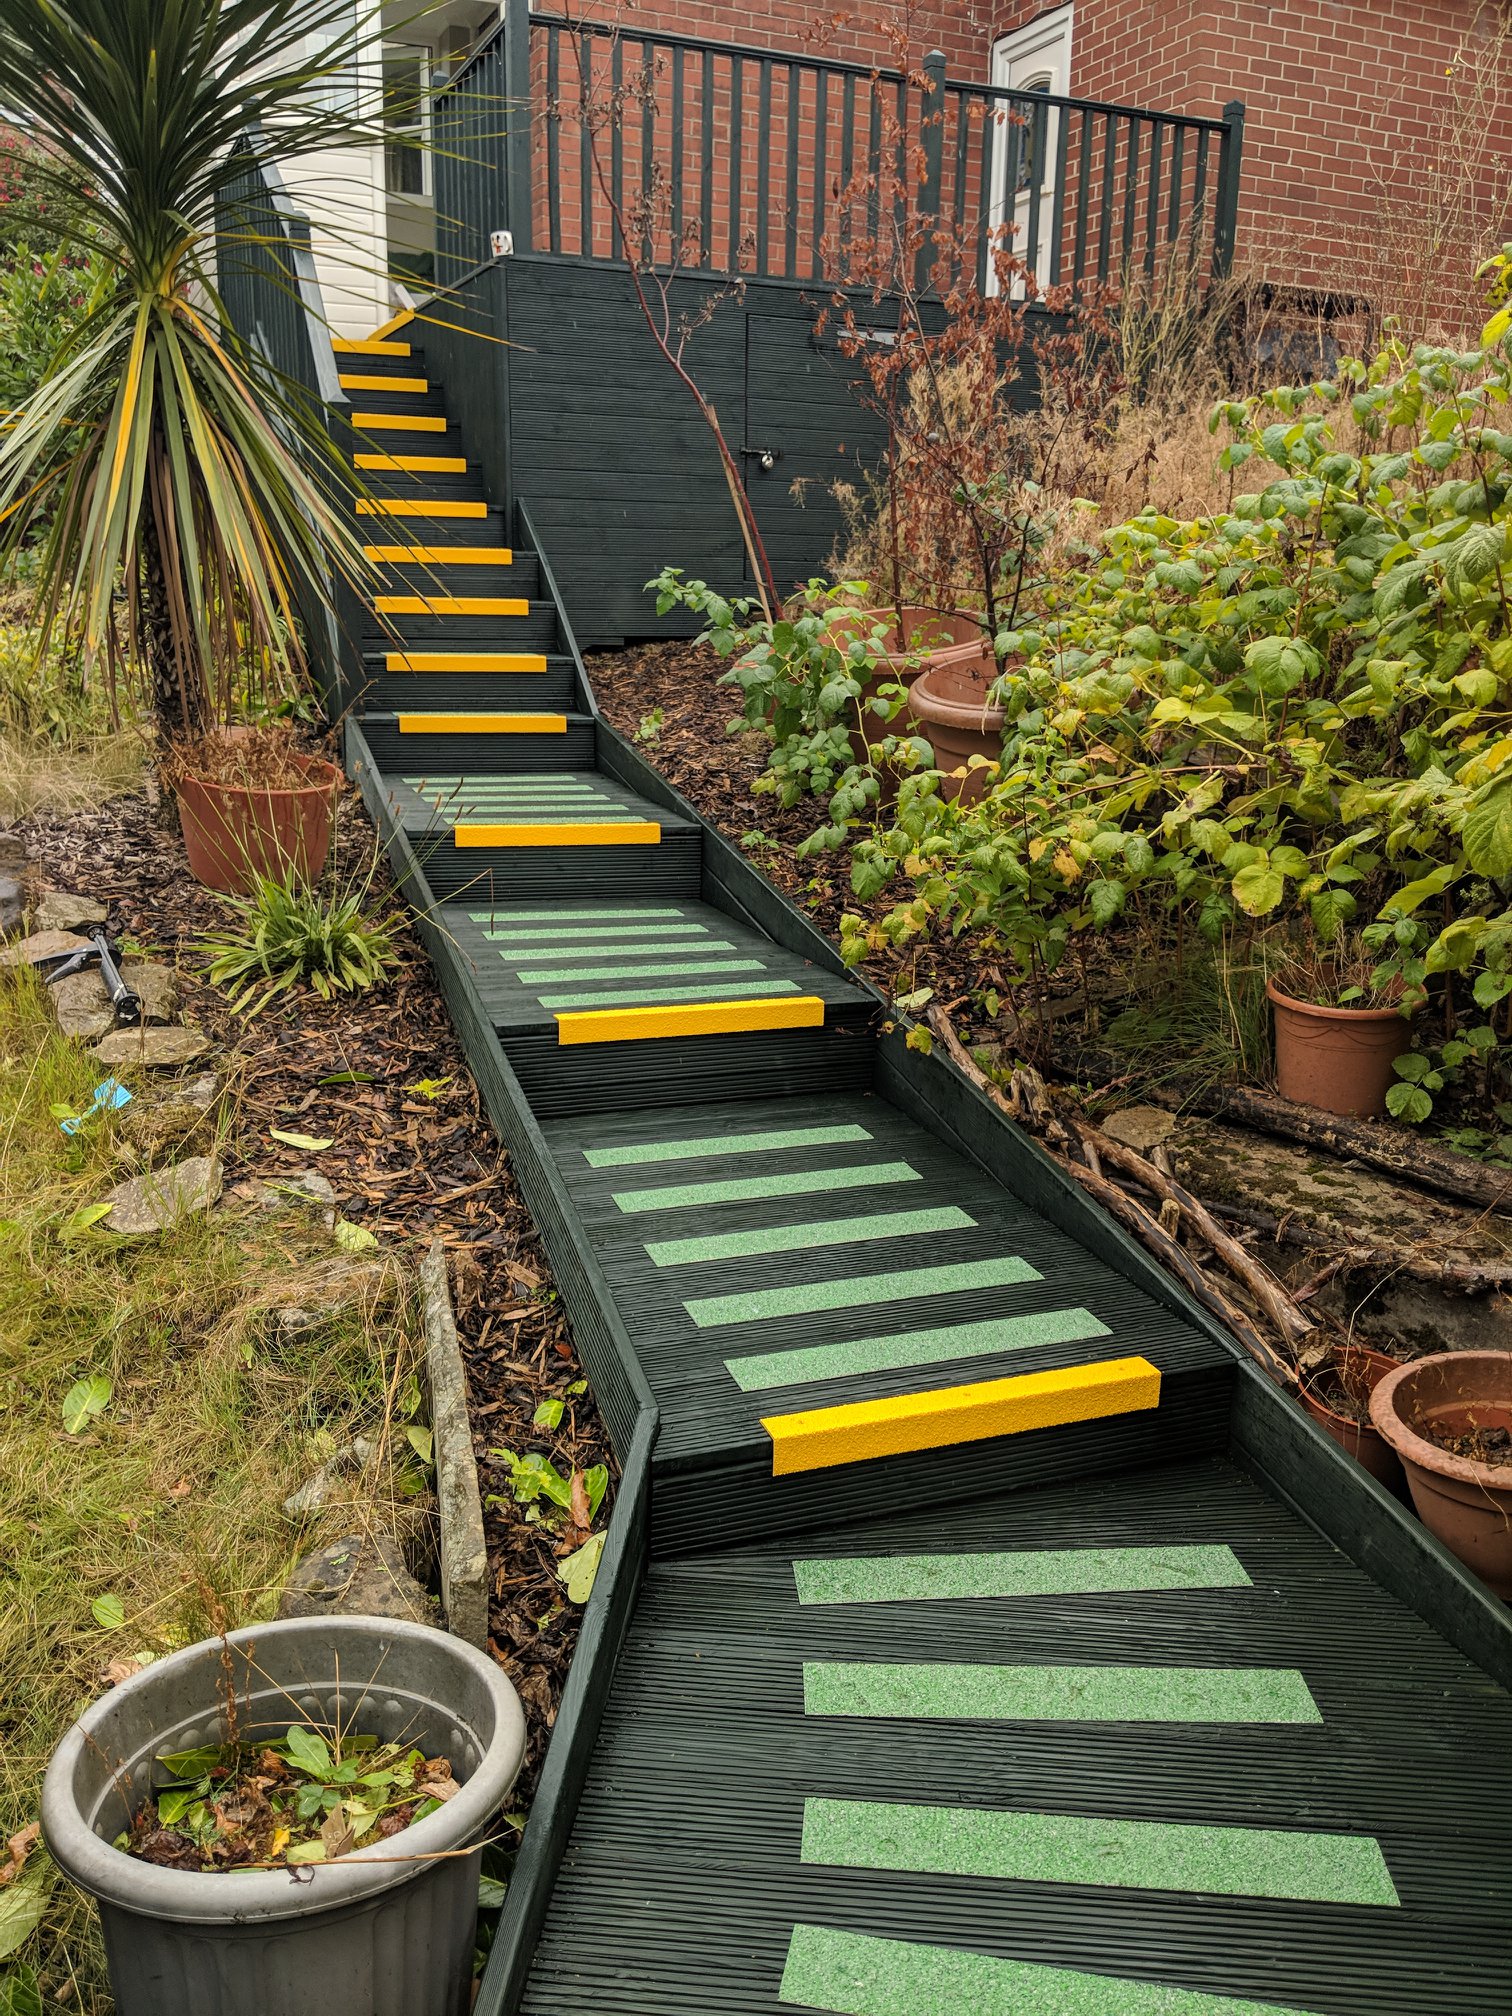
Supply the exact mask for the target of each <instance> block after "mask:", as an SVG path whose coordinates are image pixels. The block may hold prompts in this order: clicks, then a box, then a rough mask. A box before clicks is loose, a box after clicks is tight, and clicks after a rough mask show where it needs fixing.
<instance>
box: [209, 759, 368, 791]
mask: <svg viewBox="0 0 1512 2016" xmlns="http://www.w3.org/2000/svg"><path fill="white" fill-rule="evenodd" d="M294 761H295V762H296V763H298V764H300V765H301V766H302V767H303V769H304V772H305V779H306V781H305V782H304V783H303V784H230V783H226V782H225V781H223V780H222V779H221V778H219V777H196V776H195V775H194V774H193V773H192V772H186V773H185V775H184V776H183V777H181V778H180V780H179V784H180V786H182V785H184V784H192V785H193V786H194V787H195V789H196V790H198V791H220V792H224V793H226V795H227V796H230V795H232V794H234V795H235V796H237V797H238V798H307V797H308V796H309V795H310V793H311V792H312V791H330V790H332V789H333V788H334V787H335V786H336V785H337V784H339V783H340V782H341V771H340V770H339V769H338V768H337V766H336V765H335V764H334V763H328V762H327V761H326V759H325V758H324V757H323V756H296V757H295V758H294ZM321 773H323V774H321Z"/></svg>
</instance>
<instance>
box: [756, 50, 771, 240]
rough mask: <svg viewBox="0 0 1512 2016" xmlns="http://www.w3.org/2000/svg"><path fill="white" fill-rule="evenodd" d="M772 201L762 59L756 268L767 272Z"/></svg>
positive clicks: (767, 71) (767, 80)
mask: <svg viewBox="0 0 1512 2016" xmlns="http://www.w3.org/2000/svg"><path fill="white" fill-rule="evenodd" d="M771 202H772V65H771V63H770V61H769V60H768V59H766V58H763V59H762V62H761V65H760V68H759V71H758V81H757V87H756V271H757V273H758V274H760V276H761V277H762V279H765V278H766V276H767V270H768V269H767V249H768V239H769V235H770V230H769V227H770V224H771V218H770V215H769V212H770V209H771Z"/></svg>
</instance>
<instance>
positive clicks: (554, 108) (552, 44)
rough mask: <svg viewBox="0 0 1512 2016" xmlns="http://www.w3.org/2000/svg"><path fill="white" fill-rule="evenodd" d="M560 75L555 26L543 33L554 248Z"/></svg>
mask: <svg viewBox="0 0 1512 2016" xmlns="http://www.w3.org/2000/svg"><path fill="white" fill-rule="evenodd" d="M561 92H562V79H561V64H560V58H559V55H558V51H557V29H556V27H555V26H552V27H551V28H549V29H548V30H547V33H546V216H547V222H548V226H549V230H550V237H549V241H548V242H549V244H550V246H551V249H552V251H553V252H560V251H561V249H562V177H561V164H560V161H559V159H558V154H559V148H560V142H561V134H562V99H561Z"/></svg>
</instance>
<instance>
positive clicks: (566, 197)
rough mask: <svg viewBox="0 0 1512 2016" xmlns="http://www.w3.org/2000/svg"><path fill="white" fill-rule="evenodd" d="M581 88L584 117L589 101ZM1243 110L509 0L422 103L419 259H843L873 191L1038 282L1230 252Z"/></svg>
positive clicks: (783, 263)
mask: <svg viewBox="0 0 1512 2016" xmlns="http://www.w3.org/2000/svg"><path fill="white" fill-rule="evenodd" d="M585 104H587V105H589V106H592V107H593V108H595V110H594V112H593V113H592V115H590V116H585V115H584V112H583V107H584V105H585ZM1243 128H1244V107H1243V106H1242V105H1241V104H1239V103H1237V102H1235V103H1233V104H1230V105H1228V106H1226V107H1225V108H1224V115H1223V117H1222V118H1221V119H1205V118H1191V117H1188V116H1186V115H1183V114H1177V113H1171V112H1153V111H1145V110H1141V109H1139V108H1136V107H1131V106H1124V105H1108V104H1102V103H1098V102H1095V101H1092V100H1088V99H1082V98H1069V97H1056V96H1051V95H1049V94H1045V93H1040V92H1030V91H1017V90H1008V89H1003V88H1000V87H997V86H993V85H986V84H967V83H958V82H953V81H951V80H950V79H948V78H947V77H946V75H945V59H944V58H943V56H938V55H932V56H930V57H927V58H926V59H925V61H924V63H923V65H922V68H921V71H920V72H918V73H915V74H913V75H911V76H905V75H903V74H902V73H900V72H897V71H890V70H876V69H868V68H866V67H865V66H863V65H860V64H855V63H843V62H839V61H832V60H830V59H828V58H822V57H817V56H811V55H804V56H798V55H785V54H781V53H777V52H774V51H772V50H767V49H756V48H748V47H745V46H743V45H740V44H735V43H727V42H713V41H708V40H705V39H703V38H701V37H698V36H691V35H667V34H659V33H657V34H653V33H649V32H638V31H631V30H627V29H624V28H619V29H610V28H606V27H603V26H600V25H590V24H585V23H578V22H571V21H568V20H566V19H564V18H561V17H558V16H554V15H547V14H529V15H527V13H526V11H525V9H524V8H523V7H511V8H510V10H509V12H508V14H507V15H506V18H505V20H504V21H503V22H502V23H501V24H500V26H499V28H498V29H497V30H496V31H495V33H494V34H493V35H492V36H491V37H490V38H489V40H488V41H487V42H485V43H484V44H483V46H482V47H481V48H480V49H478V50H477V51H476V52H475V54H474V55H473V56H472V58H471V59H470V60H469V61H468V62H467V63H466V64H465V65H464V66H463V68H462V69H461V70H460V71H459V72H458V73H457V75H456V76H455V77H454V78H453V79H451V80H450V82H449V83H448V84H447V85H446V87H445V88H444V89H443V90H441V91H440V92H438V93H437V96H436V99H435V102H434V106H433V135H434V145H435V150H436V156H435V188H436V209H437V218H438V241H439V242H438V248H437V278H438V280H439V281H440V283H441V284H443V285H450V284H454V283H455V282H456V281H457V280H458V279H460V278H461V277H462V275H463V274H465V273H467V272H469V271H471V270H472V269H473V268H474V267H476V266H478V265H480V264H482V263H483V262H484V261H486V260H487V259H488V258H489V257H490V256H491V249H490V248H491V239H492V234H493V233H494V232H496V231H499V230H504V231H508V232H509V233H510V234H511V236H512V239H513V245H514V249H515V250H517V251H528V250H536V251H540V252H549V253H552V254H555V255H559V256H563V257H567V258H572V259H588V260H595V261H597V260H619V259H623V257H624V255H625V244H624V238H625V235H626V233H627V232H632V233H633V234H634V235H635V237H636V239H637V243H638V249H639V250H641V251H642V252H643V253H644V254H647V255H649V256H650V257H651V258H653V259H655V260H657V261H659V262H664V263H670V262H672V261H673V260H674V259H675V261H676V262H677V263H678V264H680V265H682V266H685V267H690V268H695V269H700V270H702V271H705V272H708V273H710V274H716V275H717V274H731V273H743V274H746V275H747V276H749V277H753V278H758V277H759V278H763V279H788V280H808V281H811V280H820V279H838V278H844V277H846V274H845V270H844V269H845V266H846V257H847V248H848V247H849V246H852V245H854V244H855V243H856V242H857V241H858V240H859V239H860V238H861V237H862V236H863V235H864V236H865V237H867V238H871V237H873V236H874V234H875V233H876V231H877V227H878V224H879V222H882V221H883V220H884V218H885V215H886V207H885V206H886V203H887V200H888V192H891V194H892V196H893V198H894V199H895V198H896V195H897V192H898V190H899V189H900V188H906V189H907V190H908V191H909V200H910V204H911V207H912V210H913V212H914V215H915V216H922V217H924V218H926V219H932V220H938V223H939V225H940V226H941V227H944V228H946V229H948V231H949V233H950V235H951V237H952V239H953V241H954V242H955V244H956V245H958V246H959V247H960V248H962V249H963V251H964V255H965V257H966V259H967V260H968V261H969V262H970V263H972V264H973V265H974V266H975V269H976V273H977V277H978V279H979V281H980V282H982V283H984V284H985V283H987V282H988V281H989V278H990V273H991V267H992V257H991V248H992V246H993V245H994V244H995V243H1006V244H1007V245H1008V246H1010V247H1011V250H1012V251H1013V253H1014V255H1015V256H1016V257H1017V258H1018V259H1020V260H1022V261H1023V262H1024V264H1025V265H1026V266H1027V267H1028V268H1029V269H1030V270H1031V271H1032V272H1033V274H1034V276H1035V280H1036V282H1037V284H1038V285H1039V286H1040V287H1041V288H1050V287H1058V286H1062V285H1066V284H1074V283H1082V282H1087V281H1096V282H1101V283H1108V282H1113V281H1117V280H1118V279H1119V278H1120V277H1121V276H1123V275H1124V274H1126V273H1127V272H1128V271H1129V270H1130V269H1131V267H1135V266H1138V267H1141V268H1143V269H1144V270H1145V271H1146V272H1154V271H1155V269H1156V267H1157V264H1158V263H1159V262H1161V261H1162V260H1163V259H1165V258H1166V257H1167V256H1168V255H1169V253H1170V250H1171V248H1179V251H1180V254H1181V256H1182V257H1183V258H1185V259H1187V260H1189V261H1190V262H1191V263H1192V265H1193V266H1194V268H1196V269H1197V270H1200V271H1203V272H1207V271H1212V272H1218V273H1222V272H1225V271H1226V270H1227V269H1228V266H1229V264H1230V262H1231V259H1232V255H1233V245H1234V227H1235V221H1236V217H1237V210H1238V192H1239V168H1240V152H1241V147H1242V141H1243Z"/></svg>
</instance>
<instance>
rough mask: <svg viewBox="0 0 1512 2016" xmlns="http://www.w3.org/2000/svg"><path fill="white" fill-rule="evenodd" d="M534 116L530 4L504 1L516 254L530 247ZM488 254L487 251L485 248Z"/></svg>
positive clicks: (509, 222) (507, 183) (508, 165)
mask: <svg viewBox="0 0 1512 2016" xmlns="http://www.w3.org/2000/svg"><path fill="white" fill-rule="evenodd" d="M532 112H533V105H532V97H531V79H530V5H529V0H505V7H504V120H505V139H504V207H505V211H506V213H507V214H506V216H505V219H504V222H505V225H506V227H507V229H508V230H509V231H510V232H512V234H513V236H514V249H515V250H516V252H528V251H529V250H530V247H531V242H532V241H531V218H532V204H531V189H530V143H531V117H532ZM484 249H485V251H486V250H487V247H486V245H485V247H484Z"/></svg>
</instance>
